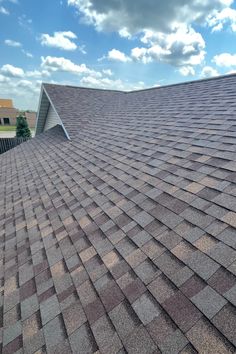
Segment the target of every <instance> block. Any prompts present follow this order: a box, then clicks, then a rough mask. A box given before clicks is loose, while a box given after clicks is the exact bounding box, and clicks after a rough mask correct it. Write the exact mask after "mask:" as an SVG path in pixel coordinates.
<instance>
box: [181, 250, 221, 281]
mask: <svg viewBox="0 0 236 354" xmlns="http://www.w3.org/2000/svg"><path fill="white" fill-rule="evenodd" d="M187 263H188V266H189V267H190V268H191V269H192V270H193V271H195V272H196V273H197V274H198V275H199V276H200V277H202V278H203V279H204V280H207V279H209V278H210V277H211V276H212V275H213V274H214V273H215V272H216V271H217V269H218V268H219V267H220V265H219V264H217V263H216V262H215V261H213V260H212V259H211V258H210V257H208V256H207V255H205V254H204V253H202V252H201V251H196V252H194V253H193V254H192V256H191V257H190V258H189V259H188V260H187Z"/></svg>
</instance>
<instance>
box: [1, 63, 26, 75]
mask: <svg viewBox="0 0 236 354" xmlns="http://www.w3.org/2000/svg"><path fill="white" fill-rule="evenodd" d="M0 73H1V74H2V75H3V76H6V77H12V78H14V77H23V76H24V70H23V69H21V68H18V67H16V66H13V65H11V64H5V65H3V66H2V67H1V69H0Z"/></svg>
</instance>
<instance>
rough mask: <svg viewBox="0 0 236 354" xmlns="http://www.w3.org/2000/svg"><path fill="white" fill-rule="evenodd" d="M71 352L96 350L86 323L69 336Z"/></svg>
mask: <svg viewBox="0 0 236 354" xmlns="http://www.w3.org/2000/svg"><path fill="white" fill-rule="evenodd" d="M69 341H70V345H71V349H72V352H73V353H88V354H89V353H91V354H92V353H94V352H95V351H96V350H97V345H96V341H95V339H94V337H93V335H92V332H91V330H90V329H89V327H88V325H87V324H83V325H82V326H81V327H80V328H78V329H77V330H76V331H75V332H74V333H73V334H72V335H71V336H70V337H69Z"/></svg>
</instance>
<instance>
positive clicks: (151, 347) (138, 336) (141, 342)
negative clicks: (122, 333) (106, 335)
mask: <svg viewBox="0 0 236 354" xmlns="http://www.w3.org/2000/svg"><path fill="white" fill-rule="evenodd" d="M124 344H125V347H126V349H127V351H128V353H130V354H136V353H144V354H151V353H156V354H159V353H160V351H159V350H158V348H157V346H156V345H155V343H154V342H153V340H152V338H151V337H150V335H149V334H148V332H147V330H146V329H145V328H144V327H143V326H139V327H138V328H137V329H135V330H134V331H133V332H132V333H131V335H130V336H128V337H127V338H126V339H125V341H124Z"/></svg>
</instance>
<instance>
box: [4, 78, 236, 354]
mask: <svg viewBox="0 0 236 354" xmlns="http://www.w3.org/2000/svg"><path fill="white" fill-rule="evenodd" d="M235 87H236V76H235V75H232V76H228V77H222V78H218V79H213V80H205V81H199V82H195V83H187V84H181V85H173V86H169V87H160V88H157V89H150V90H144V91H138V92H131V93H122V92H113V91H104V90H92V89H79V88H75V87H68V86H67V87H65V86H57V85H47V84H45V89H46V90H47V93H48V95H49V96H50V98H51V100H52V102H53V104H54V106H55V108H56V110H57V112H58V114H59V115H60V117H61V119H62V121H63V124H64V126H65V128H66V130H67V131H68V133H69V135H70V137H71V140H67V139H66V137H65V135H64V132H63V130H62V128H61V127H60V126H57V127H55V128H52V129H51V130H49V131H48V132H46V133H43V134H40V135H38V136H36V137H35V138H34V139H32V140H30V141H28V142H26V143H23V144H21V145H19V146H18V147H16V148H14V149H12V150H10V151H8V152H7V153H5V154H3V155H1V157H0V208H1V214H0V280H1V282H0V284H1V288H0V289H1V291H0V328H1V332H0V333H1V335H0V339H1V341H2V344H1V346H2V347H1V348H2V352H3V354H6V353H17V354H19V353H37V354H39V353H45V352H47V353H71V352H72V353H81V354H85V353H97V354H98V353H102V354H110V353H119V354H123V353H126V352H128V353H168V354H170V353H181V354H193V353H212V354H216V353H219V354H224V353H235V352H236V349H235V348H236V336H235V333H236V90H235Z"/></svg>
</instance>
